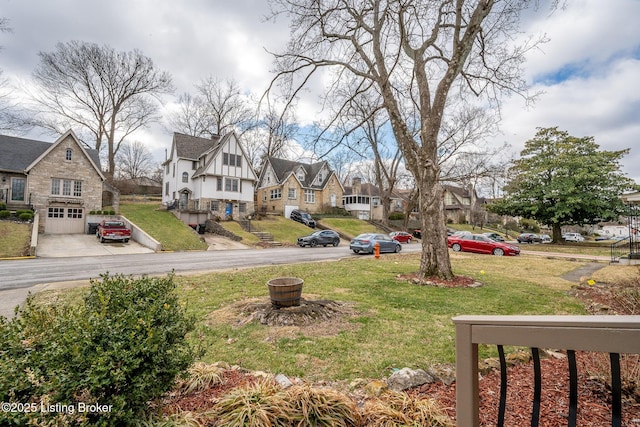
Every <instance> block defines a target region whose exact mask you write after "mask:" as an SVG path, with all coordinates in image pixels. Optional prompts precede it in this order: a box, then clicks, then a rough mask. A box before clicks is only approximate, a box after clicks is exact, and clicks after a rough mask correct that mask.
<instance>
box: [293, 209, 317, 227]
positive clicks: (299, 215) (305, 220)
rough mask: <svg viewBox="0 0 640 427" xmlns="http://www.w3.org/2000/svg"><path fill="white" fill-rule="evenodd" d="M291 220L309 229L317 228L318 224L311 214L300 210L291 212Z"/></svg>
mask: <svg viewBox="0 0 640 427" xmlns="http://www.w3.org/2000/svg"><path fill="white" fill-rule="evenodd" d="M290 218H291V219H292V220H294V221H298V222H300V223H302V224H304V225H306V226H308V227H311V228H316V222H315V220H314V219H313V218H311V215H309V212H305V211H301V210H300V209H294V210H292V211H291V216H290Z"/></svg>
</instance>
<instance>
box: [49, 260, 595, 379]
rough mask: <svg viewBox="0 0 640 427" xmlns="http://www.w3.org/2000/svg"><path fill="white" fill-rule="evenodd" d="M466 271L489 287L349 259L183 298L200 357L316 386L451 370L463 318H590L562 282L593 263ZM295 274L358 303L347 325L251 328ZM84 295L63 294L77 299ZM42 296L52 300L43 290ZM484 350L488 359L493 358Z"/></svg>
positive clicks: (209, 280)
mask: <svg viewBox="0 0 640 427" xmlns="http://www.w3.org/2000/svg"><path fill="white" fill-rule="evenodd" d="M452 264H453V267H454V270H455V272H456V273H457V274H462V275H469V276H473V277H474V278H476V279H477V280H480V281H482V282H483V283H484V286H482V287H479V288H459V289H445V288H436V287H427V286H418V285H415V284H411V283H408V282H405V281H399V280H397V279H396V276H397V275H398V274H407V273H412V272H415V271H417V269H418V265H419V255H418V254H399V255H385V256H383V257H381V258H380V259H379V260H375V259H374V258H372V257H350V258H348V259H344V260H341V261H335V262H322V263H309V264H297V265H284V266H274V267H264V268H255V269H245V270H235V271H227V272H219V273H211V274H204V275H198V276H180V277H176V280H177V282H178V283H179V289H180V296H181V299H182V301H184V304H185V305H186V308H187V310H188V311H189V312H191V313H193V314H194V315H195V316H196V318H197V328H196V331H195V332H194V333H193V337H192V339H193V343H194V344H195V345H197V346H198V348H199V349H200V350H201V351H202V353H201V357H200V360H202V361H205V362H216V361H225V362H228V363H230V364H238V365H240V366H242V367H244V368H248V369H253V370H263V371H270V372H273V373H278V372H282V373H285V374H287V375H290V376H300V377H304V378H307V379H310V380H320V379H326V380H353V379H355V378H361V377H363V378H380V377H383V376H386V375H388V374H389V373H390V371H391V370H393V369H395V368H403V367H412V368H425V367H429V366H432V365H434V364H441V363H447V364H452V363H454V360H455V349H454V342H455V330H454V326H453V323H452V322H451V318H452V317H453V316H456V315H459V314H586V312H585V311H584V309H583V307H582V305H581V304H580V303H579V301H577V300H576V299H574V298H573V297H571V296H569V295H568V294H567V290H569V289H570V287H571V285H572V283H570V282H567V281H565V280H564V279H562V278H561V277H560V276H561V275H562V274H564V273H566V272H568V271H571V270H573V269H576V268H578V267H580V266H582V265H584V263H581V262H572V261H565V260H549V259H540V258H537V257H536V258H534V257H527V256H520V257H491V256H487V255H477V254H467V253H464V254H452ZM286 276H294V277H300V278H303V279H304V280H305V283H304V287H303V297H304V298H306V299H310V300H313V299H329V300H334V301H339V302H343V303H346V304H349V305H350V306H352V308H353V310H354V311H355V315H353V316H351V317H348V318H345V319H343V320H344V321H343V323H342V324H334V323H328V324H322V325H320V326H319V327H315V328H311V329H305V328H300V327H295V326H288V327H269V326H264V325H261V324H259V323H256V322H244V320H246V317H245V316H243V315H241V314H240V313H239V310H240V308H241V307H243V306H246V305H247V304H249V303H251V302H255V301H260V302H266V301H268V289H267V287H266V282H267V281H268V280H270V279H272V278H275V277H286ZM81 292H82V289H73V290H71V291H63V292H62V293H61V294H62V295H66V297H65V298H76V299H77V298H78V295H79V293H81ZM37 296H38V298H39V299H41V300H43V301H44V300H47V299H49V300H50V299H51V298H53V296H52V294H47V293H46V292H42V293H39V294H37ZM494 353H495V349H494V347H486V346H481V357H488V356H490V355H494Z"/></svg>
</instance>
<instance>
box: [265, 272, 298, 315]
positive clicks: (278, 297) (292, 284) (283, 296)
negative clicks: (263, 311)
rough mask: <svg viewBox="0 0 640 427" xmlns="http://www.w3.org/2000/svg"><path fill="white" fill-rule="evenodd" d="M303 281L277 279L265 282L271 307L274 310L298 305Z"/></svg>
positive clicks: (290, 278)
mask: <svg viewBox="0 0 640 427" xmlns="http://www.w3.org/2000/svg"><path fill="white" fill-rule="evenodd" d="M303 283H304V280H302V279H299V278H297V277H279V278H277V279H271V280H269V281H268V282H267V286H268V287H269V296H270V297H271V305H273V306H274V307H276V308H281V307H293V306H298V305H300V298H301V297H302V284H303Z"/></svg>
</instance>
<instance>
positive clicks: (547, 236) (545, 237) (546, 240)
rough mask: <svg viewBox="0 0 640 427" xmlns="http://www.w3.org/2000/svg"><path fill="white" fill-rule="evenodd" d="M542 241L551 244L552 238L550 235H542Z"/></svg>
mask: <svg viewBox="0 0 640 427" xmlns="http://www.w3.org/2000/svg"><path fill="white" fill-rule="evenodd" d="M540 241H541V242H542V243H551V236H549V235H548V234H540Z"/></svg>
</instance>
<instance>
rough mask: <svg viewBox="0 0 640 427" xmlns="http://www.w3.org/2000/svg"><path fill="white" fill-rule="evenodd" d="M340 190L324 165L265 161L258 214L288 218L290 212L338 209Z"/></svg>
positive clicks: (319, 163)
mask: <svg viewBox="0 0 640 427" xmlns="http://www.w3.org/2000/svg"><path fill="white" fill-rule="evenodd" d="M343 191H344V188H343V187H342V184H341V183H340V181H339V180H338V177H337V176H336V174H335V172H333V170H331V168H330V167H329V163H328V162H326V161H322V162H317V163H302V162H296V161H291V160H285V159H278V158H275V157H267V159H266V160H265V162H264V165H263V167H262V171H261V173H260V179H259V181H258V187H257V191H256V199H257V205H258V210H259V211H260V212H264V213H278V214H282V215H284V216H286V217H287V218H288V217H289V214H290V213H291V211H292V210H294V209H302V210H305V211H307V212H309V213H321V212H324V211H326V210H328V209H330V208H332V207H339V206H340V203H341V200H342V193H343Z"/></svg>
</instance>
